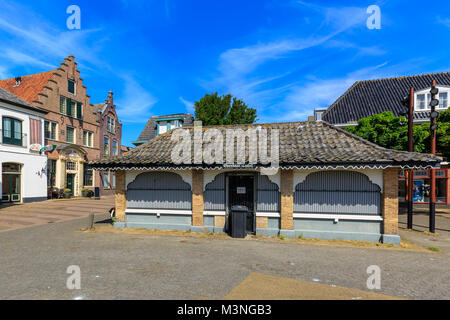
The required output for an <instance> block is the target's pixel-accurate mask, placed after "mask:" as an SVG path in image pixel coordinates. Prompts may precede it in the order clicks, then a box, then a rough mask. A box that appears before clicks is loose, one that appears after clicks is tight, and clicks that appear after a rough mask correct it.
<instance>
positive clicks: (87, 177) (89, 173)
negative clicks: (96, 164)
mask: <svg viewBox="0 0 450 320" xmlns="http://www.w3.org/2000/svg"><path fill="white" fill-rule="evenodd" d="M83 170H84V173H83V176H84V179H83V181H84V185H85V186H86V187H92V185H93V170H92V168H91V167H90V166H88V165H84V169H83Z"/></svg>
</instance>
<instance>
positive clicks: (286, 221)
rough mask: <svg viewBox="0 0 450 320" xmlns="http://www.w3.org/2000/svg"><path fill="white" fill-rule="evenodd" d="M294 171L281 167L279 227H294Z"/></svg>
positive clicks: (284, 228) (291, 228)
mask: <svg viewBox="0 0 450 320" xmlns="http://www.w3.org/2000/svg"><path fill="white" fill-rule="evenodd" d="M293 215H294V171H293V170H284V169H281V229H282V230H293V229H294V216H293Z"/></svg>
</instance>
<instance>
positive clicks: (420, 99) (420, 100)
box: [417, 94, 426, 110]
mask: <svg viewBox="0 0 450 320" xmlns="http://www.w3.org/2000/svg"><path fill="white" fill-rule="evenodd" d="M417 109H419V110H425V109H426V106H425V95H424V94H418V95H417Z"/></svg>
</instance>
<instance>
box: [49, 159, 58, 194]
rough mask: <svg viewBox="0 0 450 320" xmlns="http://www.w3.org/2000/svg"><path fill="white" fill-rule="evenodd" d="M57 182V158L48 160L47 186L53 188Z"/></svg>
mask: <svg viewBox="0 0 450 320" xmlns="http://www.w3.org/2000/svg"><path fill="white" fill-rule="evenodd" d="M55 182H56V160H52V159H48V160H47V186H48V187H50V188H52V187H54V186H55Z"/></svg>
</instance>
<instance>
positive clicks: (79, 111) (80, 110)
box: [76, 102, 83, 119]
mask: <svg viewBox="0 0 450 320" xmlns="http://www.w3.org/2000/svg"><path fill="white" fill-rule="evenodd" d="M76 105H77V118H78V119H83V104H82V103H81V102H76Z"/></svg>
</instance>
